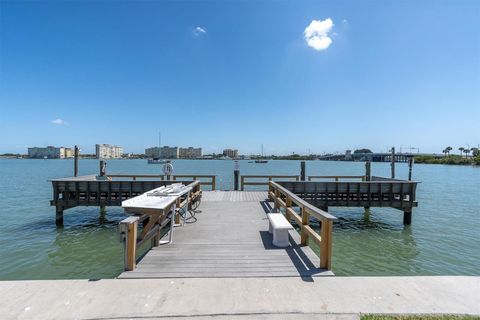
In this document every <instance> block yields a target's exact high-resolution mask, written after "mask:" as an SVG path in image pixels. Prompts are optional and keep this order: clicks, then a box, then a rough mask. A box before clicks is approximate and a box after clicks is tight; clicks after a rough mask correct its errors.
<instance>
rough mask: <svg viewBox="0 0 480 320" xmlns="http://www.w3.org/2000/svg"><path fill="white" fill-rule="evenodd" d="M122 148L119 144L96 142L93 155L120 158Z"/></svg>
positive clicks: (102, 157)
mask: <svg viewBox="0 0 480 320" xmlns="http://www.w3.org/2000/svg"><path fill="white" fill-rule="evenodd" d="M122 154H123V148H122V147H119V146H111V145H109V144H96V145H95V155H96V156H97V159H116V158H121V157H122Z"/></svg>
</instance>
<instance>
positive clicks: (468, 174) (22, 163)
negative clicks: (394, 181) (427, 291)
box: [0, 159, 480, 280]
mask: <svg viewBox="0 0 480 320" xmlns="http://www.w3.org/2000/svg"><path fill="white" fill-rule="evenodd" d="M174 167H175V173H176V174H193V173H196V174H215V175H217V179H218V180H217V185H218V188H220V189H230V188H231V186H232V185H233V182H232V180H233V174H232V171H233V162H232V161H189V160H179V161H174ZM160 169H161V166H159V165H148V164H147V163H146V160H111V161H108V167H107V172H109V173H159V172H160ZM299 169H300V163H299V162H298V161H270V162H269V163H268V164H251V163H248V162H247V161H241V162H240V170H241V173H242V174H284V175H287V174H298V173H299ZM72 171H73V161H72V160H6V159H0V218H1V221H2V224H1V226H0V257H1V263H0V279H2V280H6V279H58V278H91V279H92V278H113V277H115V276H116V275H118V274H119V273H120V272H121V271H122V268H123V261H122V257H123V250H122V247H121V245H120V242H119V239H118V230H117V224H118V222H119V221H120V220H122V219H123V218H124V217H125V216H124V214H123V212H122V210H121V209H120V208H116V207H110V208H107V212H106V214H105V215H103V216H102V215H100V213H99V210H98V208H96V207H89V208H87V207H79V208H74V209H70V210H67V211H66V212H65V227H64V228H62V229H56V227H55V219H54V216H55V213H54V211H55V210H54V208H53V207H50V205H49V200H50V199H51V197H52V191H51V184H50V183H49V182H48V181H47V180H48V179H52V178H61V177H67V176H71V174H72ZM97 171H98V161H96V160H81V161H80V174H81V175H84V174H93V173H96V172H97ZM363 172H364V163H353V162H325V161H309V162H307V175H321V174H324V175H328V174H330V175H335V174H337V175H359V174H363ZM389 173H390V167H389V164H388V163H373V164H372V174H374V175H381V176H388V175H389ZM397 175H398V176H399V177H400V178H404V177H406V175H407V166H406V164H397ZM414 178H415V180H417V181H421V182H422V183H421V184H420V185H419V187H418V192H417V195H418V202H419V207H418V208H416V209H414V213H413V223H412V225H411V226H409V227H404V226H403V224H402V217H403V216H402V212H401V211H398V210H394V209H385V208H373V209H372V210H371V214H370V217H369V219H365V217H364V215H363V208H348V209H345V208H343V209H342V208H331V210H330V212H331V213H333V214H334V215H335V216H337V217H338V218H339V221H338V222H337V223H336V224H335V225H334V236H333V246H334V254H333V271H334V272H335V273H336V274H337V275H480V268H479V267H478V266H479V265H480V188H479V181H480V168H475V167H470V166H442V165H416V166H415V167H414Z"/></svg>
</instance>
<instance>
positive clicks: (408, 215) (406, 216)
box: [403, 208, 412, 225]
mask: <svg viewBox="0 0 480 320" xmlns="http://www.w3.org/2000/svg"><path fill="white" fill-rule="evenodd" d="M403 224H405V225H410V224H412V208H406V209H405V210H404V211H403Z"/></svg>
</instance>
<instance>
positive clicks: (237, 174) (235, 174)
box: [233, 170, 240, 191]
mask: <svg viewBox="0 0 480 320" xmlns="http://www.w3.org/2000/svg"><path fill="white" fill-rule="evenodd" d="M239 177H240V170H233V190H235V191H238V183H239Z"/></svg>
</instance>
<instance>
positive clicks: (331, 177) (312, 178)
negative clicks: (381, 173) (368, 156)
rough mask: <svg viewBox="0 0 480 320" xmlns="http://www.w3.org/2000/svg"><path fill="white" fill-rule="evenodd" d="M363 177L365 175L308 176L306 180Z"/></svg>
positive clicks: (361, 178)
mask: <svg viewBox="0 0 480 320" xmlns="http://www.w3.org/2000/svg"><path fill="white" fill-rule="evenodd" d="M365 178H366V177H365V176H308V181H312V180H315V179H335V181H339V180H340V179H360V180H362V181H365Z"/></svg>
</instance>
